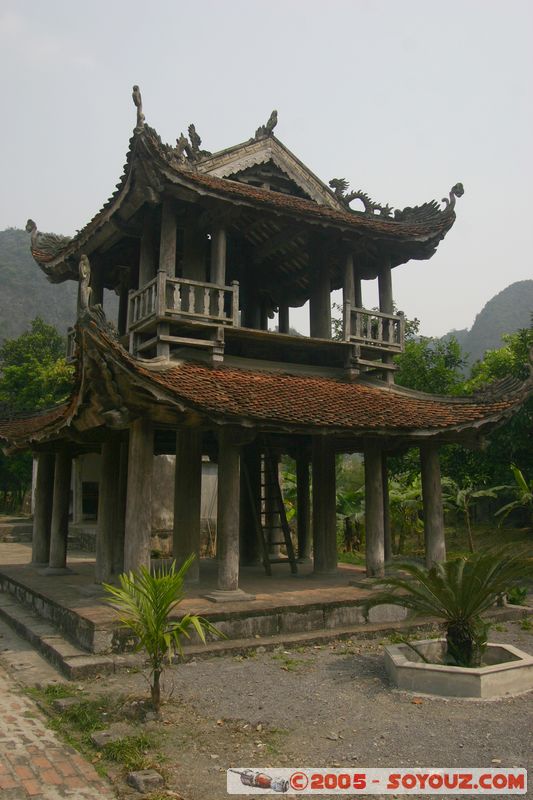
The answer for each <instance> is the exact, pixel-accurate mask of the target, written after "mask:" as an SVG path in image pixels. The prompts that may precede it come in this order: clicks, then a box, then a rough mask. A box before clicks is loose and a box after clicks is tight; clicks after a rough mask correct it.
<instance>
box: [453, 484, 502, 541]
mask: <svg viewBox="0 0 533 800" xmlns="http://www.w3.org/2000/svg"><path fill="white" fill-rule="evenodd" d="M503 488H504V487H503V486H493V487H491V488H489V489H475V488H474V486H472V485H470V484H466V485H465V486H463V487H460V486H458V485H457V484H456V483H455V481H453V480H451V478H445V479H443V481H442V489H443V493H444V501H445V503H446V505H447V506H449V507H450V506H451V507H452V508H455V509H456V510H457V511H459V512H460V513H461V514H462V515H463V518H464V521H465V524H466V531H467V534H468V547H469V549H470V552H471V553H473V552H474V551H475V547H474V537H473V535H472V509H473V507H474V506H475V505H476V503H477V501H478V500H481V499H482V498H483V497H492V498H494V497H497V496H498V492H500V491H501V490H502V489H503Z"/></svg>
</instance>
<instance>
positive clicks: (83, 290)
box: [78, 254, 92, 316]
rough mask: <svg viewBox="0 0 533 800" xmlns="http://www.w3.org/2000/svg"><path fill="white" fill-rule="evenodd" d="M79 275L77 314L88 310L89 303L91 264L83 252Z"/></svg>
mask: <svg viewBox="0 0 533 800" xmlns="http://www.w3.org/2000/svg"><path fill="white" fill-rule="evenodd" d="M79 276H80V293H79V295H78V296H79V305H78V316H79V315H80V314H82V313H83V312H84V311H88V310H89V306H90V304H91V294H92V289H91V287H90V286H89V284H90V281H91V264H90V261H89V259H88V258H87V256H86V255H85V254H83V255H82V256H81V258H80V265H79Z"/></svg>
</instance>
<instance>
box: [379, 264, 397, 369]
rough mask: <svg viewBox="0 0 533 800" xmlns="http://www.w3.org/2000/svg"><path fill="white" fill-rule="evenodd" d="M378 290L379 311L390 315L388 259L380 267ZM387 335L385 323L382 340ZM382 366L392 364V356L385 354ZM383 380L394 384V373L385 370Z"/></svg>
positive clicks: (390, 288)
mask: <svg viewBox="0 0 533 800" xmlns="http://www.w3.org/2000/svg"><path fill="white" fill-rule="evenodd" d="M378 289H379V310H380V311H383V313H385V314H392V312H393V310H394V305H393V300H392V269H391V265H390V258H388V259H387V260H386V261H385V262H384V263H383V264H382V266H381V269H380V271H379V274H378ZM388 335H389V324H388V323H387V322H386V323H384V325H383V338H384V339H387V337H388ZM383 363H384V364H392V354H390V353H387V354H386V355H384V356H383ZM383 378H384V379H385V380H386V381H387V383H394V373H393V372H392V370H385V371H384V375H383Z"/></svg>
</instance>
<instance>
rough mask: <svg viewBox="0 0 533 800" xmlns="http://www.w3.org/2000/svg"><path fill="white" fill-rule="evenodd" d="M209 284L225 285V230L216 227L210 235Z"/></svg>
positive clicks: (218, 226)
mask: <svg viewBox="0 0 533 800" xmlns="http://www.w3.org/2000/svg"><path fill="white" fill-rule="evenodd" d="M211 283H216V284H217V286H225V285H226V229H225V228H224V226H223V225H217V226H216V227H215V228H214V229H213V232H212V234H211Z"/></svg>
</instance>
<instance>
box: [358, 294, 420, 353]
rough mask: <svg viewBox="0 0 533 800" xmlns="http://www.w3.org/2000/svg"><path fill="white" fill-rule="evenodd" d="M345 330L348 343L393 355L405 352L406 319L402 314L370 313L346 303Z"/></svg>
mask: <svg viewBox="0 0 533 800" xmlns="http://www.w3.org/2000/svg"><path fill="white" fill-rule="evenodd" d="M343 329H344V340H345V341H347V342H353V343H354V344H360V345H362V346H363V347H365V346H366V347H372V348H377V349H380V350H383V351H386V352H393V353H402V352H403V350H404V340H405V317H404V315H403V314H401V313H400V314H385V313H384V312H383V311H369V310H368V309H366V308H354V307H353V306H352V305H351V304H350V303H349V302H346V303H344V315H343Z"/></svg>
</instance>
